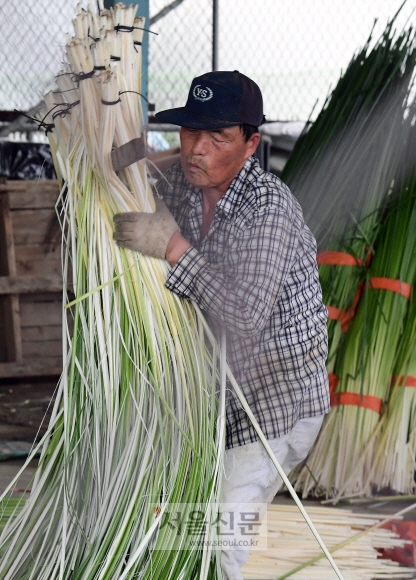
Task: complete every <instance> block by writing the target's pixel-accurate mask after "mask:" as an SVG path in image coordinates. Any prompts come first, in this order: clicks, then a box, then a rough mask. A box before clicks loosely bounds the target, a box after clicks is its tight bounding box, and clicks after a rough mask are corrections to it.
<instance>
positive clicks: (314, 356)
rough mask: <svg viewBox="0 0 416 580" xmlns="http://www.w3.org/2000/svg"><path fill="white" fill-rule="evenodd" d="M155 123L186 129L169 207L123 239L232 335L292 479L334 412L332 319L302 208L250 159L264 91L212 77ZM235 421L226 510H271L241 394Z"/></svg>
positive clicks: (231, 566) (275, 481)
mask: <svg viewBox="0 0 416 580" xmlns="http://www.w3.org/2000/svg"><path fill="white" fill-rule="evenodd" d="M156 117H157V119H158V120H160V121H162V122H169V123H173V124H176V125H180V126H181V131H180V139H181V161H180V163H177V164H175V165H173V166H172V167H171V168H170V169H169V170H168V172H167V175H166V178H167V181H166V182H165V181H163V182H161V183H160V184H159V185H158V188H157V189H158V193H159V194H161V195H162V197H163V199H164V201H165V202H166V205H165V204H164V203H163V202H160V201H158V202H157V211H156V213H154V214H146V213H132V214H119V215H117V216H116V217H115V223H116V232H115V234H114V237H115V239H116V241H117V242H118V243H119V244H120V245H121V246H123V247H127V248H130V249H132V250H137V251H140V252H143V253H145V254H149V255H153V256H156V257H159V258H166V259H167V260H168V262H170V264H171V266H172V269H171V270H170V272H169V275H168V278H167V282H166V286H167V288H169V289H170V290H171V291H172V292H174V293H176V294H178V295H179V296H181V297H184V298H188V299H191V300H193V301H195V302H196V303H197V304H198V305H199V306H200V307H201V309H202V310H203V311H204V312H205V313H206V316H207V318H208V320H209V322H210V324H211V325H212V327H213V328H215V329H219V328H222V329H225V332H226V337H227V357H228V362H229V364H230V366H231V369H232V371H233V373H234V375H235V376H236V379H237V381H238V382H239V384H240V387H241V388H242V390H243V392H244V394H245V396H246V398H247V401H248V403H249V405H250V407H251V409H252V411H253V413H254V415H255V416H256V419H257V421H258V422H259V424H260V426H261V428H262V430H263V432H264V433H265V435H266V437H267V439H268V440H269V443H270V445H271V447H272V449H273V451H274V453H275V454H276V457H277V459H278V461H279V462H280V464H281V465H282V467H283V469H284V470H285V471H286V472H289V471H290V470H291V469H293V467H295V465H297V464H298V463H299V462H301V461H302V460H303V459H304V458H305V457H306V455H307V453H308V451H309V449H310V447H311V446H312V444H313V443H314V441H315V439H316V437H317V435H318V432H319V429H320V426H321V424H322V420H323V416H324V414H325V413H327V412H328V411H329V392H328V379H327V373H326V369H325V360H326V354H327V337H326V319H327V311H326V308H325V306H324V305H323V304H322V298H321V289H320V286H319V281H318V273H317V265H316V244H315V240H314V238H313V236H312V234H311V232H310V231H309V229H308V228H307V227H306V225H305V223H304V221H303V217H302V211H301V208H300V206H299V204H298V203H297V201H296V200H295V198H294V197H293V196H292V194H291V193H290V191H289V189H288V188H287V187H286V186H285V185H284V184H283V183H282V182H281V181H280V180H279V179H278V178H277V177H275V176H274V175H272V174H270V173H267V172H265V171H263V170H262V169H261V168H260V167H259V164H258V162H257V160H256V159H254V158H253V157H252V156H253V154H254V152H255V150H256V148H257V145H258V144H259V141H260V134H259V132H258V127H259V125H261V123H262V122H263V120H264V117H263V101H262V96H261V92H260V89H259V87H258V86H257V85H256V83H254V82H253V81H252V80H251V79H249V78H248V77H246V76H245V75H243V74H240V73H239V72H238V71H234V72H212V73H207V74H205V75H202V76H201V77H197V78H195V79H194V80H193V82H192V85H191V88H190V91H189V96H188V100H187V103H186V105H185V107H181V108H177V109H170V110H166V111H162V112H161V113H158V114H157V115H156ZM166 206H167V207H166ZM168 208H169V209H168ZM226 425H227V433H226V448H227V451H226V458H225V465H224V469H225V475H224V483H223V502H225V503H234V504H235V503H237V504H238V505H239V506H240V507H241V506H242V508H244V506H249V505H250V504H251V503H256V504H258V503H261V504H264V509H263V512H265V510H266V509H267V505H268V504H269V503H270V502H271V501H272V499H273V497H274V495H275V494H276V492H277V490H278V489H279V487H280V485H281V479H280V477H279V476H278V474H277V472H276V469H275V467H274V465H273V463H272V462H271V460H270V458H268V456H267V453H266V452H265V450H264V448H263V446H262V445H261V443H259V442H258V441H257V436H256V433H255V431H254V429H253V427H252V425H251V424H250V421H249V420H248V418H247V416H246V414H245V412H244V411H243V409H242V408H241V406H240V405H239V403H238V401H237V400H236V398H235V397H234V396H233V394H232V393H229V396H228V400H227V417H226ZM247 557H248V548H243V547H242V548H237V549H233V550H228V551H224V552H223V557H222V565H223V569H224V572H225V574H226V576H227V578H228V579H229V580H239V579H241V578H242V576H241V572H240V568H241V566H242V565H243V564H244V563H245V561H246V559H247Z"/></svg>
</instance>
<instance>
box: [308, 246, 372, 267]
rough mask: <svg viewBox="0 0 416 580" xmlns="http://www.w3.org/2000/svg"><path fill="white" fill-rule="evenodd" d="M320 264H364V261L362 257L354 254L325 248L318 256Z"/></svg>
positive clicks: (317, 259)
mask: <svg viewBox="0 0 416 580" xmlns="http://www.w3.org/2000/svg"><path fill="white" fill-rule="evenodd" d="M316 261H317V262H318V266H324V265H327V266H362V265H363V261H362V260H360V258H355V257H354V256H353V255H352V254H347V253H345V252H333V251H332V250H325V251H324V252H319V254H318V255H317V256H316Z"/></svg>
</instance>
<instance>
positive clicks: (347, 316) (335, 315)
mask: <svg viewBox="0 0 416 580" xmlns="http://www.w3.org/2000/svg"><path fill="white" fill-rule="evenodd" d="M362 291H363V284H360V285H359V286H358V288H357V292H356V293H355V296H354V301H353V303H352V306H351V308H348V310H341V309H340V308H335V306H327V309H328V318H330V319H331V320H339V322H340V324H341V331H342V332H347V330H348V329H349V327H350V324H351V322H352V319H353V318H354V315H355V310H356V308H357V305H358V302H359V301H360V297H361V294H362Z"/></svg>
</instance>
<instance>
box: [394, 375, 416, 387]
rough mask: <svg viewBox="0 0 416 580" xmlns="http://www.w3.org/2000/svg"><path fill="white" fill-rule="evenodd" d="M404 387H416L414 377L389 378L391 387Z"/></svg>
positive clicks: (395, 376)
mask: <svg viewBox="0 0 416 580" xmlns="http://www.w3.org/2000/svg"><path fill="white" fill-rule="evenodd" d="M403 383H404V386H405V387H416V377H412V376H407V377H403V376H402V377H398V376H397V375H394V376H393V377H392V378H391V386H392V387H394V386H395V385H400V386H403Z"/></svg>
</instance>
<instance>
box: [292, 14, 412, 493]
mask: <svg viewBox="0 0 416 580" xmlns="http://www.w3.org/2000/svg"><path fill="white" fill-rule="evenodd" d="M393 36H394V34H393V28H392V24H390V25H389V26H388V28H387V30H386V32H385V33H384V34H383V36H382V39H381V41H380V42H379V43H377V44H376V45H375V47H374V49H372V51H371V52H370V53H369V55H366V54H364V53H363V52H361V53H360V54H359V60H358V61H356V60H355V59H354V60H353V61H352V62H351V64H350V67H349V69H348V71H347V73H348V74H347V73H346V75H345V77H346V78H350V79H352V78H355V79H358V81H357V84H358V87H360V89H361V91H357V93H354V86H353V85H350V87H351V88H352V91H351V94H352V102H350V99H351V95H350V94H348V95H347V94H345V96H344V97H342V96H341V95H342V93H341V92H340V91H338V87H337V89H336V90H335V91H334V94H333V98H335V96H336V97H337V99H336V101H335V103H334V105H333V107H334V111H337V112H338V114H339V113H340V111H342V110H344V107H345V109H347V110H351V111H354V115H355V117H356V122H357V125H356V130H355V131H352V133H351V127H352V125H351V126H350V127H349V129H348V128H345V129H343V128H342V122H341V121H340V120H339V119H337V121H336V122H335V121H334V125H335V126H336V132H337V136H338V139H339V140H338V142H337V140H336V139H334V138H333V133H332V132H330V134H331V138H330V139H328V140H327V133H328V132H327V131H326V130H325V129H324V125H323V122H324V121H325V119H327V117H326V115H328V118H329V120H330V119H331V116H330V113H329V112H330V111H331V107H332V105H331V103H332V98H331V101H330V102H329V103H328V105H327V107H326V108H324V110H323V112H322V113H321V115H320V116H319V117H318V121H319V123H317V125H316V126H315V125H314V126H312V128H311V131H310V134H306V135H305V137H304V142H303V144H302V142H301V149H300V153H299V159H295V161H296V164H295V163H294V164H293V165H292V168H290V167H289V170H290V171H293V170H294V168H295V170H296V173H295V175H294V177H293V183H294V184H295V185H296V184H299V183H300V184H301V186H300V193H301V195H300V199H301V200H302V194H303V192H304V191H305V186H302V180H303V176H300V177H298V174H297V171H300V168H301V167H302V164H301V161H302V155H304V156H306V153H305V150H304V149H303V153H302V147H303V148H304V147H305V143H307V140H308V139H309V140H310V141H309V144H310V147H311V149H313V147H314V144H315V147H316V149H317V153H316V154H315V153H314V156H313V160H314V163H315V165H316V169H314V167H313V165H312V164H311V163H310V161H309V160H308V158H307V156H306V160H304V166H305V167H306V169H307V171H309V178H310V183H312V184H313V187H312V188H311V192H312V194H313V195H317V196H318V200H317V201H316V202H313V204H309V203H308V196H309V193H308V194H306V196H305V200H304V204H306V213H308V212H310V211H312V210H311V207H312V208H313V207H315V208H317V207H319V206H320V204H321V203H327V195H326V194H325V193H323V191H322V190H320V189H319V188H318V187H317V186H315V185H314V184H316V182H317V181H318V182H319V181H320V180H321V178H322V167H321V166H322V157H323V158H324V162H327V161H328V159H330V157H331V153H332V148H333V147H334V145H336V144H337V143H338V145H339V146H340V148H341V150H344V152H346V157H345V163H344V167H342V166H339V165H337V164H336V163H335V165H334V166H333V167H332V168H331V171H332V173H331V174H330V175H331V177H332V178H333V184H332V185H331V183H330V182H329V181H325V187H328V191H329V194H328V195H332V196H333V198H334V203H336V204H339V205H340V206H342V205H343V204H344V205H345V204H348V203H349V202H350V200H351V204H350V206H351V211H350V218H346V217H345V216H344V215H342V211H341V210H340V209H338V210H336V211H334V214H333V220H332V221H331V220H328V221H327V230H328V231H329V232H330V235H329V237H328V236H327V237H325V238H323V239H326V240H328V243H329V248H328V249H329V250H336V251H335V252H334V251H329V252H322V253H321V254H320V255H318V262H320V263H321V265H320V278H321V283H322V287H323V296H324V302H325V303H326V304H327V305H328V306H329V307H330V308H329V315H330V317H331V318H332V320H329V324H328V327H329V339H330V356H329V359H328V365H327V366H328V372H329V374H330V379H332V380H331V390H332V391H333V393H332V405H333V409H332V410H331V412H330V414H329V416H328V417H327V419H326V421H325V424H324V428H323V431H322V433H321V435H320V438H319V440H318V442H317V444H316V446H315V448H314V450H313V452H312V454H311V457H310V458H309V460H308V464H307V467H305V468H304V469H303V470H302V471H301V472H300V475H299V477H298V479H297V487H298V489H302V490H303V494H304V496H307V495H308V493H310V492H311V491H312V490H313V491H314V492H315V493H318V494H320V493H324V494H326V495H331V494H338V495H337V496H341V495H351V494H363V493H367V494H369V493H371V492H372V490H373V489H375V488H378V489H380V488H381V487H382V486H383V485H392V481H393V477H392V475H391V473H392V470H393V468H392V465H393V464H395V465H396V467H397V468H398V464H397V461H398V460H397V457H398V456H399V455H400V456H401V457H402V458H404V453H403V452H402V451H401V450H399V449H398V447H397V446H398V445H400V443H399V438H398V433H399V428H398V425H399V420H398V414H400V412H401V417H402V419H403V417H404V415H403V413H404V414H405V415H406V417H407V420H404V423H405V424H406V425H407V426H408V427H409V426H411V425H412V418H411V415H408V414H407V412H406V411H404V408H403V404H402V403H400V401H403V396H401V397H400V396H399V393H403V392H406V391H404V390H403V388H402V389H401V390H400V389H399V387H400V385H398V389H393V390H392V389H391V388H390V384H391V381H392V376H393V375H397V374H399V373H400V376H401V375H403V374H406V373H409V370H406V368H407V367H406V368H404V367H405V365H406V364H409V360H410V359H409V357H410V354H409V348H411V347H410V346H409V345H407V346H404V345H403V342H402V341H403V340H406V341H407V340H409V339H410V337H411V336H412V331H413V329H412V326H411V324H412V322H410V319H409V315H408V306H409V298H410V296H411V290H412V285H413V284H414V281H415V278H416V261H415V260H414V255H415V252H416V206H415V199H416V182H415V179H414V169H415V160H414V143H415V124H414V111H413V109H414V104H413V105H412V104H411V101H412V99H413V80H412V75H413V72H414V67H415V62H416V61H415V58H416V50H415V44H416V43H415V32H414V30H413V28H409V29H408V30H407V32H404V33H402V34H401V35H400V36H399V38H398V39H397V40H393ZM376 55H377V56H378V57H379V59H378V58H375V56H376ZM400 63H401V64H400ZM367 66H368V67H369V68H368V71H367V73H368V74H367V75H365V74H363V75H362V77H361V76H360V73H361V72H362V70H367ZM352 69H354V70H355V71H356V74H353V72H354V71H353V70H352ZM378 73H380V74H378ZM381 73H383V74H381ZM386 75H387V77H386ZM389 75H392V76H389ZM383 76H384V78H390V79H391V80H392V82H391V85H390V89H389V90H388V91H387V92H386V93H384V92H383V89H382V88H381V87H380V85H379V81H380V79H381V78H383ZM367 78H371V79H372V82H374V83H375V85H374V86H371V87H367V88H366V82H364V83H362V82H361V81H362V80H363V79H364V80H365V81H367ZM377 79H378V81H377ZM344 81H345V79H344V80H341V83H340V84H341V87H343V88H344V89H346V87H347V86H348V85H343V82H344ZM387 84H388V83H387ZM377 91H379V94H377ZM367 94H368V100H367ZM382 95H385V99H384V98H383V97H382ZM373 98H374V99H375V101H374V104H372V100H371V99H373ZM344 100H345V101H346V104H345V105H344V103H343V101H344ZM354 100H355V101H356V107H355V106H354ZM362 103H366V105H365V106H364V108H363V110H362V111H361V106H362ZM393 104H394V106H392V105H393ZM366 107H369V108H367V109H366ZM377 110H382V111H383V117H384V116H385V117H386V118H385V119H384V118H382V119H378V117H377V114H376V115H375V116H373V114H374V112H375V111H377ZM327 120H328V119H327ZM380 124H384V126H385V127H388V126H390V130H389V133H388V134H389V135H390V136H391V137H392V141H390V140H389V139H385V140H384V141H383V144H380V145H379V146H377V145H375V143H374V142H373V141H372V140H371V139H368V138H366V135H367V136H370V135H376V134H377V131H378V129H379V126H380ZM330 126H331V125H330ZM314 131H315V133H314ZM352 143H354V147H353V148H351V144H352ZM345 144H346V146H347V148H346V149H344V145H345ZM373 145H374V146H375V150H374V151H372V146H373ZM377 147H379V148H377ZM412 149H413V153H411V151H412ZM373 153H376V154H378V153H381V156H380V159H378V160H377V159H376V157H372V154H373ZM360 156H362V158H363V160H365V163H368V166H367V167H366V166H365V164H364V165H362V164H360V162H359V158H360ZM371 159H373V162H372V163H371V162H370V161H371ZM334 160H335V162H336V161H337V160H338V157H337V154H336V151H334ZM326 167H327V168H328V170H329V165H328V164H327V165H326ZM345 167H347V168H348V171H349V172H351V173H352V174H353V172H354V171H357V172H358V178H359V181H357V179H355V177H352V178H350V179H349V178H348V173H347V172H346V171H345ZM290 171H289V175H291V173H290ZM361 186H362V188H361ZM292 187H293V185H292ZM295 191H296V190H295ZM364 208H366V211H367V210H369V211H370V213H368V214H365V213H364V214H363V213H362V210H363V209H364ZM340 212H341V213H340ZM340 218H341V219H340ZM338 220H339V221H338ZM319 228H320V225H319V224H318V227H317V232H318V237H319V235H320V229H319ZM337 228H339V234H337V233H335V234H334V232H335V231H336V229H337ZM354 261H355V265H354ZM347 264H348V265H347ZM334 313H335V315H334ZM406 320H408V323H407V324H408V326H409V328H408V329H407V331H406V333H405V334H402V331H403V325H404V324H405V321H406ZM341 336H342V339H341ZM398 349H399V350H398ZM406 397H411V394H410V393H409V392H408V391H407V395H406ZM387 402H388V407H387ZM395 402H396V403H397V405H399V407H397V408H395V409H394V406H395ZM387 408H388V416H389V421H388V422H386V416H387V415H386V414H387ZM399 409H400V410H401V411H400V410H399ZM393 424H394V425H395V429H396V433H397V436H396V435H395V434H393V433H392V432H389V435H387V432H388V430H389V429H390V427H391V426H392V425H393ZM383 425H384V427H383ZM402 431H403V428H402ZM394 440H395V441H396V452H395V453H396V459H395V458H394V454H391V465H390V467H387V466H388V465H389V458H388V454H389V453H391V450H392V446H393V441H394ZM382 441H383V443H382ZM387 441H389V447H388V444H387ZM400 441H401V442H405V441H406V442H407V443H406V445H407V447H406V449H407V454H408V456H409V457H411V456H412V454H413V458H414V456H415V452H416V449H415V448H413V449H411V445H412V444H413V443H412V442H413V441H414V439H413V438H412V436H411V433H409V432H407V433H406V434H405V433H404V432H402V435H401V437H400ZM375 459H377V465H378V467H376V465H375ZM403 461H404V459H403ZM382 463H383V467H381V464H382ZM413 464H414V459H409V462H408V463H407V465H406V466H404V464H402V467H403V469H404V470H405V471H406V475H403V473H402V474H399V472H398V471H397V469H396V470H395V474H396V476H397V478H396V481H398V480H399V479H400V478H401V479H402V480H403V478H407V482H408V484H407V488H406V491H408V490H409V489H411V488H412V486H410V487H409V481H410V479H412V477H413V476H412V475H411V474H410V472H411V470H412V465H413ZM389 470H390V476H389V475H387V472H389ZM387 480H388V481H389V483H388V484H387V483H386V482H387ZM382 482H384V483H382ZM392 487H394V488H395V489H396V490H399V489H398V486H397V484H395V485H394V486H393V485H392ZM401 491H404V487H403V486H401Z"/></svg>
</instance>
